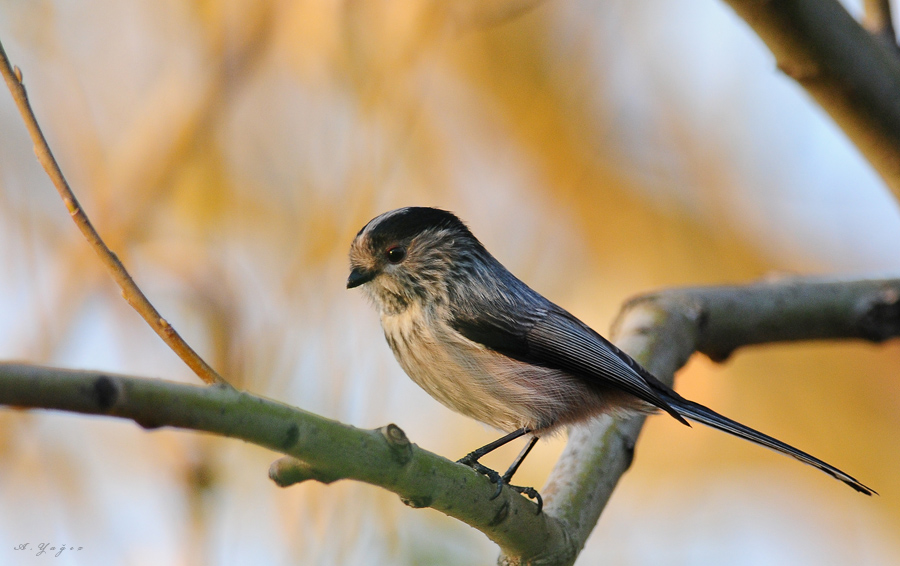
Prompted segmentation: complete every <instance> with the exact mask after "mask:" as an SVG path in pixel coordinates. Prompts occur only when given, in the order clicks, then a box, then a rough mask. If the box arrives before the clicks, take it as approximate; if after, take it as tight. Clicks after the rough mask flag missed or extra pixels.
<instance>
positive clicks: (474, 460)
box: [458, 428, 544, 513]
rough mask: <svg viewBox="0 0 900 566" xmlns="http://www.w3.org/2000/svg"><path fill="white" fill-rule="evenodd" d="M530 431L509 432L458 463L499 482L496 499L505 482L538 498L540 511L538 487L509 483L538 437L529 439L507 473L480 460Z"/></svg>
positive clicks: (541, 502) (521, 491)
mask: <svg viewBox="0 0 900 566" xmlns="http://www.w3.org/2000/svg"><path fill="white" fill-rule="evenodd" d="M529 432H531V431H530V430H529V429H527V428H520V429H519V430H516V431H514V432H511V433H509V434H507V435H506V436H504V437H503V438H499V439H497V440H495V441H494V442H491V443H490V444H485V445H484V446H482V447H481V448H479V449H477V450H473V451H472V452H469V453H468V454H467V455H466V456H465V457H464V458H461V459H460V460H458V463H460V464H465V465H466V466H469V467H470V468H472V469H473V470H475V471H476V472H478V473H479V474H483V475H485V476H487V478H488V479H489V480H491V482H492V483H495V484H497V491H496V492H494V495H492V496H491V499H496V498H497V497H498V496H499V495H500V492H501V491H503V485H504V484H505V485H508V486H509V487H510V488H511V489H513V490H515V491H516V492H518V493H521V494H522V495H524V496H526V497H530V498H532V499H535V500H537V505H538V511H537V512H538V513H540V512H541V508H542V507H543V506H544V501H543V499H541V494H539V493H538V492H537V490H536V489H534V488H533V487H520V486H517V485H511V484H510V483H509V480H511V479H512V477H513V474H515V473H516V470H518V469H519V466H520V465H521V464H522V461H523V460H525V457H526V456H528V453H529V452H531V449H532V448H534V445H535V444H536V443H537V441H538V437H536V436H534V437H532V438H531V440H529V441H528V444H527V445H525V448H523V449H522V451H521V452H519V455H518V456H516V459H515V460H514V461H513V463H512V465H510V467H509V469H507V470H506V473H504V474H503V475H502V476H501V475H500V474H498V473H497V472H495V471H494V470H492V469H490V468H488V467H487V466H485V465H483V464H480V463H479V462H478V459H479V458H481V457H482V456H485V455H486V454H489V453H491V452H493V451H494V450H496V449H497V448H500V447H501V446H503V445H505V444H508V443H509V442H512V441H513V440H515V439H517V438H519V437H520V436H524V435H526V434H528V433H529Z"/></svg>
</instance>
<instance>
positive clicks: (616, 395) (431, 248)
mask: <svg viewBox="0 0 900 566" xmlns="http://www.w3.org/2000/svg"><path fill="white" fill-rule="evenodd" d="M350 268H351V271H350V277H349V279H348V280H347V288H353V287H360V286H362V288H363V289H364V290H365V291H366V292H367V294H368V295H369V297H370V298H371V299H372V302H373V303H374V304H375V307H376V308H377V309H378V313H379V315H380V316H381V326H382V328H383V329H384V336H385V338H386V339H387V342H388V344H389V345H390V347H391V350H393V352H394V356H395V357H396V358H397V361H398V362H399V363H400V366H401V367H402V368H403V369H404V370H405V371H406V373H407V374H408V375H409V377H410V378H412V380H413V381H415V382H416V383H417V384H418V385H419V386H421V387H422V388H423V389H424V390H425V391H427V392H428V393H429V394H430V395H431V396H432V397H434V398H435V399H437V400H438V401H440V402H441V403H443V404H444V405H446V406H447V407H449V408H451V409H453V410H454V411H457V412H459V413H462V414H464V415H467V416H469V417H472V418H474V419H476V420H479V421H481V422H483V423H486V424H488V425H491V426H493V427H495V428H497V429H500V430H503V431H506V432H507V433H508V434H506V436H504V437H502V438H500V439H498V440H497V441H495V442H492V443H490V444H488V445H486V446H483V447H481V448H479V449H478V450H475V451H473V452H471V453H469V454H468V455H467V456H466V457H464V458H463V459H461V460H460V463H463V464H466V465H469V466H471V467H473V468H474V469H476V470H477V471H479V472H481V473H483V474H485V475H487V476H488V477H489V478H490V479H491V481H493V482H494V483H496V484H497V491H496V492H495V494H494V497H496V496H497V495H499V494H500V491H501V490H502V488H503V485H509V482H510V480H511V479H512V476H513V474H514V473H515V472H516V470H517V469H518V467H519V465H520V464H521V463H522V460H524V458H525V457H526V456H527V455H528V452H529V451H530V450H531V448H532V447H533V446H534V444H535V443H536V442H537V440H538V438H539V437H540V436H542V435H545V434H548V433H552V432H554V431H556V430H558V429H560V427H564V426H566V425H570V424H574V423H579V422H583V421H586V420H589V419H591V418H593V417H596V416H599V415H602V414H607V413H611V414H614V415H619V416H627V415H632V414H637V413H649V412H653V411H656V410H663V411H665V412H667V413H668V414H670V415H671V416H672V417H673V418H675V419H676V420H678V421H679V422H681V423H683V424H686V425H687V424H688V422H687V420H691V421H696V422H699V423H703V424H705V425H708V426H711V427H713V428H716V429H718V430H721V431H724V432H727V433H729V434H733V435H734V436H737V437H740V438H744V439H746V440H749V441H751V442H755V443H756V444H760V445H762V446H766V447H768V448H771V449H773V450H776V451H778V452H781V453H783V454H787V455H788V456H793V457H794V458H796V459H798V460H800V461H801V462H804V463H806V464H809V465H811V466H814V467H816V468H818V469H820V470H822V471H823V472H825V473H826V474H829V475H830V476H832V477H834V478H836V479H838V480H840V481H842V482H844V483H846V484H847V485H849V486H850V487H852V488H853V489H855V490H857V491H859V492H862V493H865V494H867V495H871V494H872V493H874V491H873V490H872V489H870V488H868V487H866V486H865V485H863V484H862V483H860V482H859V481H857V480H856V479H854V478H853V477H851V476H849V475H847V474H845V473H844V472H842V471H841V470H839V469H837V468H835V467H833V466H831V465H829V464H827V463H825V462H823V461H822V460H819V459H818V458H815V457H813V456H810V455H809V454H807V453H805V452H803V451H801V450H798V449H796V448H794V447H792V446H789V445H788V444H785V443H784V442H781V441H780V440H776V439H775V438H772V437H771V436H767V435H765V434H763V433H761V432H758V431H756V430H753V429H752V428H750V427H747V426H744V425H742V424H740V423H738V422H736V421H733V420H731V419H729V418H727V417H724V416H722V415H720V414H718V413H716V412H715V411H712V410H711V409H708V408H706V407H704V406H703V405H700V404H697V403H694V402H692V401H688V400H687V399H685V398H683V397H682V396H680V395H679V394H678V393H676V392H675V391H673V390H672V389H671V388H670V387H668V386H666V385H665V384H663V383H661V382H660V381H659V380H658V379H656V378H655V377H654V376H653V375H652V374H650V372H648V371H647V370H646V369H644V368H643V367H641V365H640V364H639V363H637V362H636V361H635V360H634V359H632V358H631V357H630V356H628V354H626V353H624V352H622V351H621V350H619V349H618V348H616V347H615V346H614V345H613V344H612V343H610V342H609V341H608V340H606V339H605V338H603V337H602V336H600V335H599V334H598V333H596V332H594V331H593V330H592V329H591V328H590V327H589V326H587V325H586V324H584V323H583V322H581V321H580V320H578V319H577V318H576V317H575V316H573V315H572V314H570V313H569V312H568V311H566V310H565V309H563V308H561V307H559V306H557V305H556V304H554V303H552V302H550V301H549V300H547V299H545V298H544V297H543V296H542V295H540V294H539V293H537V292H536V291H534V290H532V289H531V288H530V287H529V286H528V285H526V284H525V283H523V282H522V281H520V280H519V279H517V278H516V277H515V276H514V275H513V274H512V273H510V272H509V271H508V270H507V269H506V268H505V267H503V265H501V264H500V262H499V261H497V260H496V259H495V258H494V256H492V255H491V254H490V253H489V252H488V251H487V250H486V249H485V247H484V246H483V245H482V244H481V242H479V241H478V239H477V238H475V236H474V235H472V232H470V231H469V229H468V228H467V227H466V225H465V224H463V222H462V221H460V220H459V218H457V217H456V216H454V215H453V214H452V213H450V212H447V211H444V210H439V209H435V208H421V207H409V208H401V209H398V210H392V211H390V212H386V213H384V214H382V215H380V216H378V217H376V218H374V219H372V220H371V221H370V222H369V223H368V224H366V225H365V226H364V227H363V228H362V229H361V230H360V231H359V233H358V234H357V235H356V238H355V239H354V240H353V244H352V245H351V246H350ZM526 435H527V436H530V439H529V441H528V443H527V445H526V446H525V448H524V449H523V450H522V452H521V453H520V454H519V456H518V457H517V458H516V460H515V461H514V462H513V464H512V465H511V466H510V467H509V469H508V470H507V471H506V473H504V474H503V475H502V476H501V475H500V474H498V473H497V472H495V471H493V470H491V469H489V468H487V467H486V466H484V465H482V464H480V463H479V462H478V460H479V458H481V457H482V456H484V455H485V454H487V453H489V452H491V451H492V450H494V449H496V448H499V447H500V446H502V445H504V444H506V443H508V442H510V441H512V440H514V439H516V438H519V437H521V436H526ZM510 487H511V488H513V489H515V490H516V491H518V492H519V493H523V494H525V495H527V496H529V497H532V498H535V499H537V502H538V512H540V507H541V499H540V495H539V494H538V493H537V491H535V490H534V489H533V488H525V487H518V486H512V485H510Z"/></svg>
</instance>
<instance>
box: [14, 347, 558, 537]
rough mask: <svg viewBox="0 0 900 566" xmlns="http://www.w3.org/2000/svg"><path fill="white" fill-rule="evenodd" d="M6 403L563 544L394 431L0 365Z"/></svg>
mask: <svg viewBox="0 0 900 566" xmlns="http://www.w3.org/2000/svg"><path fill="white" fill-rule="evenodd" d="M0 404H2V405H9V406H12V407H17V408H41V409H57V410H62V411H71V412H75V413H83V414H89V415H105V416H110V417H120V418H125V419H131V420H133V421H135V422H136V423H137V424H139V425H141V426H142V427H144V428H148V429H153V428H159V427H163V426H169V427H176V428H183V429H190V430H196V431H204V432H211V433H214V434H220V435H222V436H229V437H232V438H239V439H241V440H244V441H246V442H252V443H253V444H257V445H259V446H264V447H266V448H270V449H272V450H275V451H277V452H281V453H283V454H287V455H289V456H291V457H292V459H291V460H287V461H286V460H285V459H282V460H279V461H278V462H276V463H275V465H273V467H272V469H271V471H270V475H271V476H272V477H273V479H275V480H276V482H277V483H279V484H282V485H289V484H291V483H296V482H297V481H303V480H307V479H315V480H318V481H321V482H324V483H331V482H333V481H336V480H339V479H354V480H358V481H363V482H366V483H370V484H372V485H377V486H380V487H383V488H385V489H388V490H390V491H393V492H394V493H396V494H398V495H399V496H400V497H401V498H402V499H403V500H404V502H405V503H406V504H408V505H410V506H412V507H432V508H434V509H437V510H438V511H442V512H444V513H446V514H447V515H449V516H451V517H455V518H457V519H459V520H460V521H463V522H465V523H467V524H469V525H471V526H473V527H475V528H476V529H478V530H480V531H482V532H483V533H485V534H486V535H487V536H488V537H489V538H490V539H491V540H493V541H494V542H496V543H497V544H498V545H500V547H501V548H504V549H506V550H507V551H508V552H513V553H516V554H524V555H533V554H537V553H539V552H540V551H541V549H543V548H544V547H545V546H546V544H547V541H559V540H563V538H564V535H563V533H562V530H561V526H560V524H559V522H558V521H556V520H554V519H553V517H551V516H549V515H547V514H544V513H542V514H540V515H538V514H536V512H535V511H536V510H537V506H536V505H535V504H534V503H532V502H531V501H529V500H527V499H525V498H524V497H522V496H520V495H519V494H518V493H515V492H513V491H511V490H508V489H507V490H504V491H503V493H502V494H501V496H500V497H498V498H497V499H494V500H493V501H492V500H491V499H490V497H491V495H492V494H493V493H494V489H495V487H494V485H493V484H492V483H490V481H488V479H487V478H485V477H484V476H482V475H481V474H478V473H476V472H475V471H473V470H472V469H471V468H469V467H467V466H463V465H461V464H457V463H455V462H451V461H450V460H447V459H445V458H442V457H441V456H438V455H436V454H433V453H431V452H428V451H426V450H422V449H421V448H419V447H418V446H416V445H415V444H412V443H410V442H409V440H408V439H407V438H406V435H405V434H404V433H403V431H402V430H400V429H399V428H397V427H396V426H395V425H388V426H386V427H383V428H380V429H376V430H363V429H358V428H355V427H352V426H349V425H345V424H342V423H339V422H336V421H332V420H329V419H326V418H324V417H320V416H317V415H314V414H312V413H308V412H306V411H303V410H301V409H297V408H294V407H289V406H287V405H284V404H282V403H278V402H275V401H271V400H268V399H264V398H262V397H258V396H255V395H251V394H249V393H245V392H240V391H237V390H235V389H232V388H231V387H224V386H218V387H200V386H193V385H187V384H181V383H173V382H169V381H163V380H159V379H146V378H137V377H126V376H120V375H111V374H107V373H99V372H91V371H72V370H63V369H54V368H45V367H37V366H30V365H21V364H0Z"/></svg>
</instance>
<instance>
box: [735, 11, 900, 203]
mask: <svg viewBox="0 0 900 566" xmlns="http://www.w3.org/2000/svg"><path fill="white" fill-rule="evenodd" d="M727 2H728V4H729V5H730V6H731V7H732V8H734V11H735V12H737V14H738V15H739V16H741V17H742V18H743V19H744V20H745V21H746V22H747V23H748V24H749V25H750V27H752V28H753V29H754V31H756V33H757V34H758V35H759V37H760V38H761V39H762V40H763V41H764V42H765V43H766V45H768V47H769V49H770V50H771V51H772V53H773V54H774V55H775V59H776V61H777V63H778V68H779V69H781V70H782V71H783V72H784V73H785V74H786V75H788V76H789V77H791V78H792V79H794V80H795V81H797V83H798V84H800V86H802V87H803V88H804V89H806V91H807V92H808V93H809V94H810V95H811V96H812V97H813V98H814V99H815V100H816V102H817V103H818V104H819V105H820V106H821V107H822V108H823V109H824V110H825V111H826V112H828V114H829V115H830V116H831V117H832V119H833V120H834V121H835V122H836V123H837V125H838V126H839V127H840V128H841V129H842V130H844V133H846V134H847V136H848V137H849V138H850V140H851V141H852V142H853V143H854V144H855V145H856V147H857V148H858V149H859V150H860V152H862V154H863V155H864V156H865V157H866V159H867V160H868V161H869V163H871V164H872V166H873V167H874V168H875V170H876V171H877V172H878V174H879V175H881V177H882V179H884V181H885V183H887V185H888V187H889V188H890V189H891V191H893V193H894V196H895V197H897V198H900V103H898V102H900V57H897V54H896V52H893V51H894V50H892V49H889V48H888V47H887V46H885V45H884V43H883V42H882V41H879V40H877V39H875V38H874V37H873V36H872V35H870V34H869V33H867V32H866V30H864V29H863V28H862V27H861V26H860V25H859V24H858V23H857V22H856V20H854V19H853V18H852V17H851V16H850V14H848V13H847V11H846V10H845V9H844V7H843V6H842V5H841V4H840V3H839V2H838V1H837V0H784V1H781V2H759V1H758V0H727Z"/></svg>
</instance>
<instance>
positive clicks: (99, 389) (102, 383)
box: [91, 375, 119, 413]
mask: <svg viewBox="0 0 900 566" xmlns="http://www.w3.org/2000/svg"><path fill="white" fill-rule="evenodd" d="M91 393H92V394H93V398H94V401H95V402H96V403H97V407H98V408H99V409H100V411H101V412H103V413H106V412H107V411H109V409H110V408H111V407H112V406H113V405H115V404H116V400H118V398H119V388H118V387H117V386H116V382H115V381H113V380H112V379H111V378H110V377H108V376H105V375H101V376H100V377H98V378H97V379H96V380H94V387H93V390H92V391H91Z"/></svg>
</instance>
